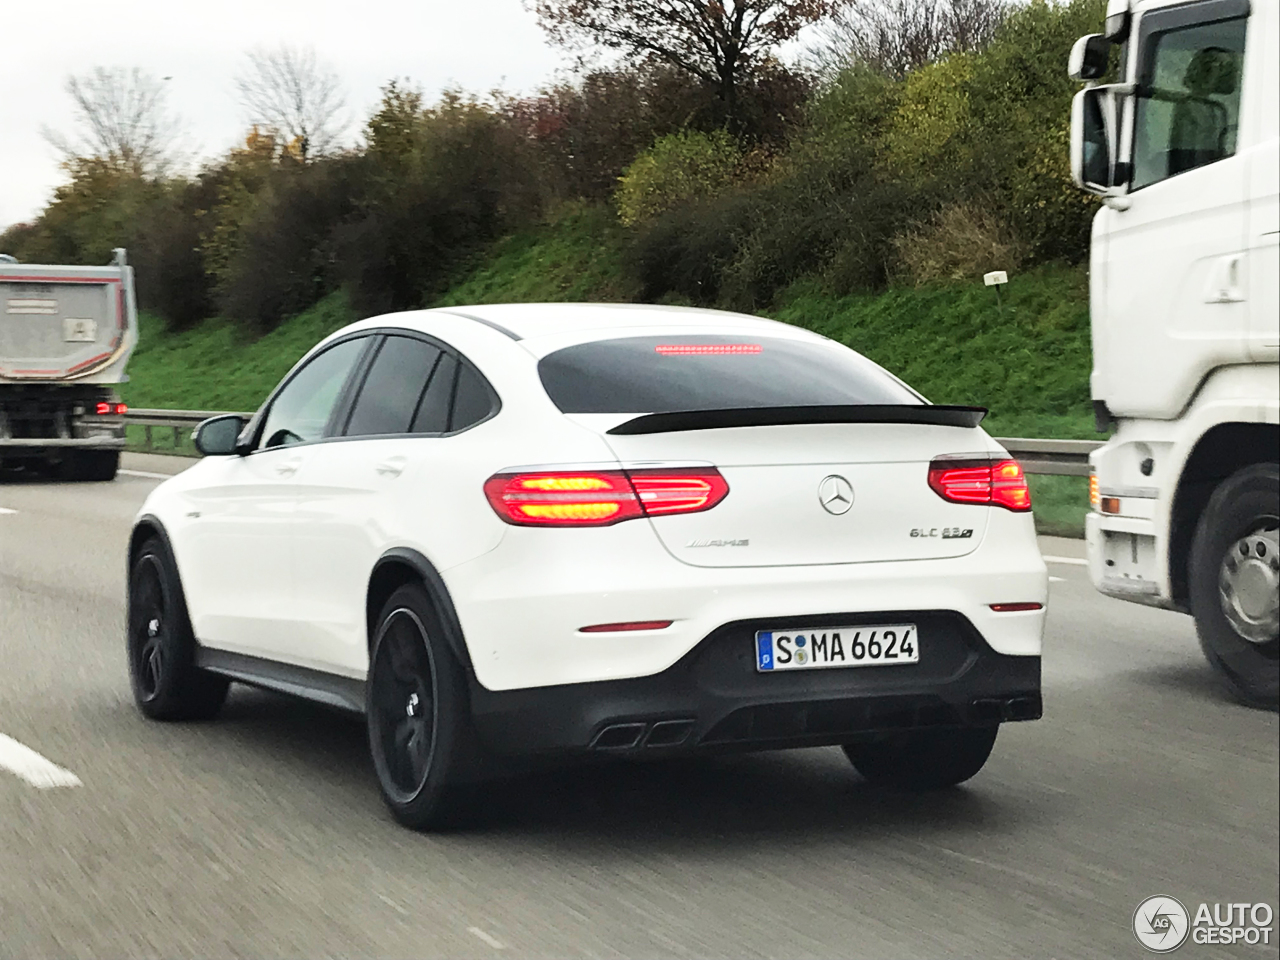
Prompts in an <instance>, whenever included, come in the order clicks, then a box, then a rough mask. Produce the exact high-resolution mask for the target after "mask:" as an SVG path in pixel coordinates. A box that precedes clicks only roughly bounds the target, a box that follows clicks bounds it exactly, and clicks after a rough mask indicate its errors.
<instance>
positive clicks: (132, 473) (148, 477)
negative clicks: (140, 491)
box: [116, 470, 177, 480]
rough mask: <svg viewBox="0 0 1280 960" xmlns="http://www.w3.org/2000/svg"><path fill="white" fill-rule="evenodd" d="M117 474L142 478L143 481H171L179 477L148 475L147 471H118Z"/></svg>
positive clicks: (158, 474)
mask: <svg viewBox="0 0 1280 960" xmlns="http://www.w3.org/2000/svg"><path fill="white" fill-rule="evenodd" d="M116 473H119V474H121V475H123V476H126V477H141V478H142V479H143V480H169V479H172V478H173V477H175V476H177V474H173V473H148V472H147V471H146V470H117V471H116Z"/></svg>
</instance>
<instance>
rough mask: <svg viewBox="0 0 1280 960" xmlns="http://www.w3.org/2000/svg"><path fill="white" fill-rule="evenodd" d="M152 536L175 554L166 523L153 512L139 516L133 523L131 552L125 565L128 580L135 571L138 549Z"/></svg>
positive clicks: (130, 541)
mask: <svg viewBox="0 0 1280 960" xmlns="http://www.w3.org/2000/svg"><path fill="white" fill-rule="evenodd" d="M152 537H155V538H157V539H158V540H159V541H160V542H161V543H163V544H164V548H165V549H166V550H168V551H169V556H171V557H172V556H173V544H172V542H170V540H169V532H168V531H167V530H165V528H164V524H163V523H161V522H160V520H159V519H158V518H156V517H154V516H152V515H151V514H145V515H144V516H141V517H139V518H138V520H137V522H136V523H135V524H134V525H133V530H132V532H130V534H129V554H128V556H127V557H126V563H127V566H126V567H125V577H126V582H127V578H128V576H129V575H130V574H131V573H132V572H133V563H134V561H135V560H137V559H138V551H140V550H141V549H142V545H143V544H144V543H146V542H147V541H148V540H150V539H151V538H152Z"/></svg>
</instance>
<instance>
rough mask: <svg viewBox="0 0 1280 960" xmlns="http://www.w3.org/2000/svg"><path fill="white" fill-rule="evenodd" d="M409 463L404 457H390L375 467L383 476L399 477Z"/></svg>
mask: <svg viewBox="0 0 1280 960" xmlns="http://www.w3.org/2000/svg"><path fill="white" fill-rule="evenodd" d="M406 463H408V461H407V460H405V458H404V457H388V458H387V459H386V460H383V461H382V462H381V463H379V464H378V465H377V466H376V467H374V468H373V469H374V470H376V471H377V472H378V476H381V477H398V476H400V474H402V473H404V468H405V464H406Z"/></svg>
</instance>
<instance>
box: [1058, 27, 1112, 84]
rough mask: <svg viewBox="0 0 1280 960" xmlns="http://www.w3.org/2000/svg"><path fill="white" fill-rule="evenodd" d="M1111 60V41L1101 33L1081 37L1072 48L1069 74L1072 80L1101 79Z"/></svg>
mask: <svg viewBox="0 0 1280 960" xmlns="http://www.w3.org/2000/svg"><path fill="white" fill-rule="evenodd" d="M1110 60H1111V41H1110V40H1108V39H1107V38H1106V37H1104V36H1103V35H1102V34H1100V33H1091V34H1089V35H1088V36H1087V37H1081V38H1080V39H1079V40H1077V41H1076V43H1075V46H1074V47H1072V48H1071V56H1070V58H1069V59H1068V60H1067V76H1069V77H1070V78H1071V79H1072V80H1101V79H1102V78H1103V77H1104V76H1105V75H1106V72H1107V64H1108V63H1109V62H1110Z"/></svg>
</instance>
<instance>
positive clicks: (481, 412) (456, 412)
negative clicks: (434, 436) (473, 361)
mask: <svg viewBox="0 0 1280 960" xmlns="http://www.w3.org/2000/svg"><path fill="white" fill-rule="evenodd" d="M492 410H493V396H492V394H490V393H489V385H488V384H486V383H485V382H484V380H483V378H481V376H480V374H478V373H476V372H475V370H473V369H472V368H471V367H469V366H466V365H459V367H458V386H457V388H456V389H455V391H454V395H453V416H452V417H451V418H450V420H449V429H450V430H462V429H464V428H466V427H469V426H471V425H472V424H473V423H479V422H480V421H481V420H483V419H484V418H485V417H487V416H488V415H489V414H490V412H491V411H492Z"/></svg>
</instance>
